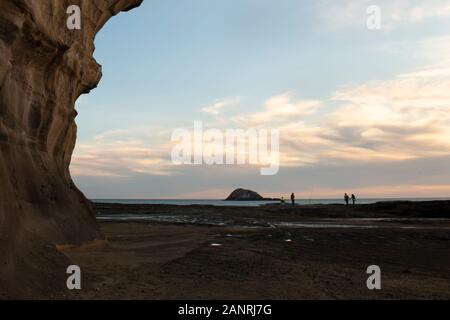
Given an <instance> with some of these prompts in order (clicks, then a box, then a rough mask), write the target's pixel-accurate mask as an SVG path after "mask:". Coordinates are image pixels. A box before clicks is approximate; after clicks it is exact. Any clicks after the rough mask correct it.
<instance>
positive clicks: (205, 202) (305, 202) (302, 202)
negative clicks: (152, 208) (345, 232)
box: [91, 198, 450, 207]
mask: <svg viewBox="0 0 450 320" xmlns="http://www.w3.org/2000/svg"><path fill="white" fill-rule="evenodd" d="M91 200H92V201H93V202H101V203H122V204H169V205H179V206H189V205H212V206H249V207H257V206H260V205H264V204H270V203H279V201H223V200H198V199H193V200H186V199H180V200H158V199H91ZM432 200H450V198H398V199H397V198H395V199H394V198H384V199H383V198H379V199H375V198H372V199H358V200H357V203H359V204H370V203H376V202H380V201H432ZM286 203H288V200H286ZM296 203H297V204H300V205H308V204H309V205H311V204H334V203H340V204H342V203H344V200H343V199H342V200H341V199H310V200H305V199H298V200H296Z"/></svg>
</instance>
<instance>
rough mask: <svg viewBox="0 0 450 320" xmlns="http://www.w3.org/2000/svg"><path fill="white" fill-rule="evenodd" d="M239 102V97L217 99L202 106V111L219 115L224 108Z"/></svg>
mask: <svg viewBox="0 0 450 320" xmlns="http://www.w3.org/2000/svg"><path fill="white" fill-rule="evenodd" d="M239 102H240V98H233V99H224V100H219V101H217V102H216V103H214V104H212V105H210V106H207V107H204V108H203V109H202V111H203V112H205V113H208V114H211V115H219V114H221V113H222V112H223V111H224V110H225V109H227V108H229V107H234V106H236V105H238V104H239Z"/></svg>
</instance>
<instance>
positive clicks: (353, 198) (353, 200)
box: [352, 193, 356, 204]
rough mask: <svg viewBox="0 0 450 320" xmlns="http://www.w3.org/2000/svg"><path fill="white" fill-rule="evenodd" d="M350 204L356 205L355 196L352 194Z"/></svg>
mask: <svg viewBox="0 0 450 320" xmlns="http://www.w3.org/2000/svg"><path fill="white" fill-rule="evenodd" d="M352 202H353V204H355V203H356V196H355V195H354V194H353V193H352Z"/></svg>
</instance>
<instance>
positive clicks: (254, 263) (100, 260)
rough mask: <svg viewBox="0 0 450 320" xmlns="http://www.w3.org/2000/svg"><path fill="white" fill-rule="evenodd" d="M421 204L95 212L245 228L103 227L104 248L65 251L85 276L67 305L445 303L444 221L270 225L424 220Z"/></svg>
mask: <svg viewBox="0 0 450 320" xmlns="http://www.w3.org/2000/svg"><path fill="white" fill-rule="evenodd" d="M403 205H404V204H403ZM428 205H429V203H428V204H426V205H425V206H428ZM435 205H436V204H435ZM447 205H448V203H445V204H444V203H442V204H441V205H437V208H441V209H442V208H444V209H445V208H446V206H447ZM396 206H398V204H397V205H396ZM415 206H416V207H417V206H418V205H417V204H415ZM420 206H421V209H420V208H419V209H417V208H416V209H417V210H415V211H414V212H410V211H408V210H406V211H405V210H404V208H403V207H402V208H403V209H401V210H397V213H394V211H395V210H388V209H386V210H384V211H383V210H380V212H378V211H377V210H378V209H377V210H375V211H376V212H375V213H374V212H373V207H372V208H370V207H368V206H361V207H360V208H359V209H356V208H345V207H342V206H339V207H336V208H334V209H336V210H333V206H321V207H320V210H316V212H315V213H314V212H309V213H306V212H308V208H300V209H295V210H291V209H288V208H284V209H280V208H279V207H278V208H277V207H272V208H213V207H198V206H192V207H175V206H145V205H140V206H132V205H128V206H122V205H97V210H98V211H101V212H102V215H108V214H110V215H114V214H117V213H123V212H127V213H132V212H139V213H146V214H168V213H170V214H183V215H189V216H191V215H197V216H205V217H209V218H211V217H212V218H214V217H222V219H224V216H225V217H226V218H227V219H228V220H229V218H230V217H231V218H232V220H233V222H234V223H235V222H236V220H238V222H239V223H238V225H240V226H239V227H233V226H226V225H225V226H214V225H212V226H211V225H196V224H173V223H155V222H148V221H147V222H108V221H102V222H101V223H100V225H101V229H102V231H103V233H104V235H105V236H106V238H107V240H108V242H107V244H104V245H101V244H100V245H97V246H94V247H85V248H65V249H63V250H62V251H63V253H64V254H65V255H66V256H67V257H68V258H69V259H70V260H72V261H73V262H74V263H75V264H78V265H79V266H80V267H81V268H82V271H83V282H82V286H83V290H81V291H79V292H70V293H67V294H63V296H61V298H81V299H112V298H117V299H375V298H382V299H394V298H395V299H397V298H400V299H405V298H413V299H435V298H437V299H449V298H450V250H449V249H450V221H448V220H447V221H445V220H442V221H441V220H434V219H429V220H423V219H417V218H415V219H412V220H399V221H392V220H380V221H378V220H376V221H373V220H370V221H365V220H358V219H349V218H339V219H334V220H332V225H333V226H334V227H332V228H325V227H323V228H322V227H320V228H316V227H314V228H311V227H310V228H299V227H296V228H294V227H270V226H269V227H268V226H265V225H264V224H269V223H271V222H273V221H278V220H280V221H302V222H305V223H309V222H311V223H313V224H317V223H319V224H320V223H323V220H322V219H323V216H327V215H331V216H334V215H335V213H336V212H340V211H341V213H342V211H343V210H344V211H346V212H347V213H348V216H354V214H353V213H351V210H359V211H360V212H359V213H358V214H356V216H361V215H362V216H365V217H366V216H375V217H376V216H378V217H379V216H389V217H392V216H397V217H401V218H404V217H405V216H408V217H409V216H416V215H419V214H417V213H418V212H423V210H424V209H423V208H422V207H423V206H424V205H420ZM363 207H364V208H365V209H363ZM324 208H326V210H324ZM367 208H369V209H367ZM283 210H284V211H283ZM445 210H446V209H445ZM445 210H444V211H445ZM312 211H314V210H312ZM369 211H370V213H369ZM425 211H426V210H425ZM324 212H328V213H330V212H331V213H330V214H325V213H324ZM387 212H390V213H389V214H388V213H387ZM302 214H303V215H302ZM427 214H428V216H429V217H436V216H446V215H447V213H446V212H445V213H442V212H441V213H439V214H438V213H436V214H430V212H428V213H427ZM421 215H424V213H422V214H421ZM213 220H214V219H213ZM255 221H256V222H255ZM336 224H341V225H342V224H344V225H356V226H363V227H364V228H343V227H336ZM367 226H372V227H374V226H375V227H376V228H365V227H367ZM289 239H290V240H291V241H290V242H287V241H286V240H289ZM212 244H220V245H221V246H212ZM373 264H375V265H379V266H380V267H381V269H382V290H379V291H369V290H368V289H367V287H366V279H367V277H368V275H366V268H367V267H368V266H369V265H373Z"/></svg>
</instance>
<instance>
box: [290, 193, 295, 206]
mask: <svg viewBox="0 0 450 320" xmlns="http://www.w3.org/2000/svg"><path fill="white" fill-rule="evenodd" d="M291 201H292V207H295V194H294V193H293V192H292V194H291Z"/></svg>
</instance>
